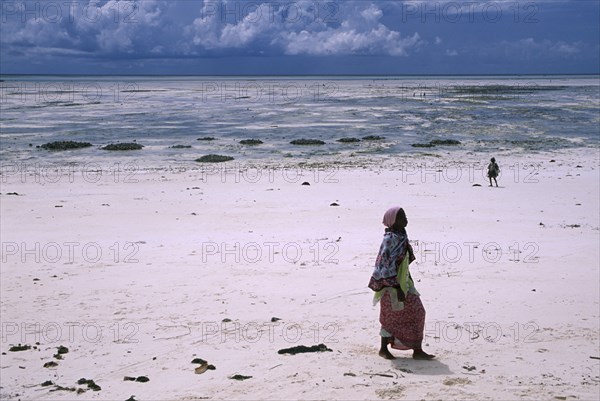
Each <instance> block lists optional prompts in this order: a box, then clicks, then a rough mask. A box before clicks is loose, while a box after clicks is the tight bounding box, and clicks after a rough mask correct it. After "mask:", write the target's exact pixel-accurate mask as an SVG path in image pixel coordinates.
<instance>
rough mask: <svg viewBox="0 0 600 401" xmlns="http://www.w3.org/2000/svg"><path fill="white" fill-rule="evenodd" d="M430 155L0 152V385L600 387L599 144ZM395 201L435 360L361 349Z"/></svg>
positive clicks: (155, 393) (176, 395)
mask: <svg viewBox="0 0 600 401" xmlns="http://www.w3.org/2000/svg"><path fill="white" fill-rule="evenodd" d="M440 155H441V157H432V156H423V157H421V158H419V159H416V158H415V157H412V158H408V157H407V158H402V157H401V156H398V157H391V156H389V157H388V156H378V159H376V160H373V161H371V162H367V161H366V159H360V160H359V159H357V160H356V161H352V160H346V161H345V162H344V164H343V165H337V164H335V163H333V162H328V163H325V164H321V165H318V167H317V165H316V164H314V165H310V164H305V165H301V166H299V165H298V164H292V162H293V160H292V159H290V163H289V164H288V165H283V164H282V163H280V164H279V165H272V166H270V167H265V168H255V167H253V166H249V165H245V164H244V163H243V162H240V163H239V164H238V163H236V162H231V163H228V164H221V165H218V166H217V167H210V168H209V167H204V168H203V167H202V166H201V165H199V164H194V163H193V162H190V163H188V164H185V165H182V166H184V168H182V166H179V168H177V169H173V168H169V167H170V166H169V165H167V164H165V165H159V166H155V167H156V168H153V169H148V168H144V169H140V170H135V169H134V170H130V171H126V172H123V171H121V172H119V173H117V172H115V171H110V169H109V167H110V166H112V165H114V163H112V162H111V163H107V165H106V166H103V171H102V172H98V171H96V170H93V171H92V170H86V166H85V165H83V164H81V165H77V166H75V168H74V169H73V170H69V169H64V170H62V171H61V174H60V175H53V173H52V171H50V170H48V169H43V168H40V167H39V166H38V167H35V166H30V167H31V168H30V169H29V170H28V172H26V173H22V172H21V171H18V168H15V169H13V170H4V171H3V174H2V176H1V180H2V184H1V191H0V192H1V195H0V205H1V209H0V212H1V216H2V217H1V236H2V264H1V271H0V273H1V308H0V311H1V316H2V318H1V323H2V327H1V329H2V332H1V335H2V344H1V351H2V356H1V362H0V381H1V383H0V385H1V389H0V394H1V397H0V398H2V399H14V400H17V399H21V400H72V399H77V400H123V401H125V400H127V399H129V398H130V397H131V396H134V399H135V400H139V401H146V400H196V399H301V400H316V399H333V400H342V399H344V400H346V399H352V400H363V399H410V400H413V399H416V400H465V399H469V400H499V399H502V400H541V399H543V400H595V399H598V395H599V394H600V360H599V359H598V358H599V357H600V327H599V326H600V306H599V304H600V284H599V283H600V268H599V260H600V254H599V253H600V248H599V243H600V242H599V241H600V231H599V230H600V216H599V210H600V204H599V203H600V194H599V191H600V174H599V173H600V159H599V153H598V150H597V149H574V150H564V151H561V152H555V153H538V154H532V155H526V156H524V155H522V154H518V153H515V154H512V153H510V152H505V154H495V155H491V154H465V155H462V156H461V155H460V153H452V154H443V153H442V154H440ZM491 156H496V159H497V160H498V162H499V164H500V168H501V169H502V175H501V177H500V178H499V185H500V187H499V188H495V187H494V188H490V187H489V186H488V182H487V179H486V178H485V176H484V174H483V170H484V169H485V166H486V164H487V161H488V160H489V158H490V157H491ZM386 157H387V158H386ZM551 160H554V161H551ZM115 161H118V155H116V156H115ZM42 167H43V166H42ZM171 167H172V166H171ZM207 169H208V170H207ZM240 170H241V171H240ZM298 174H301V175H298ZM305 181H306V182H308V183H310V185H302V183H303V182H305ZM474 184H480V186H474ZM14 193H16V194H17V195H14ZM11 194H12V195H11ZM332 203H336V204H337V205H338V206H331V204H332ZM395 205H398V206H402V207H404V209H405V211H406V213H407V216H408V220H409V224H408V227H407V231H408V234H409V237H410V239H411V242H412V244H413V246H414V247H415V251H416V257H417V260H416V261H415V262H414V263H413V264H412V265H411V272H412V276H413V278H414V279H415V281H416V287H417V289H418V290H419V292H420V293H421V298H422V301H423V304H424V305H425V308H426V310H427V318H426V329H425V346H424V348H425V350H426V351H428V352H431V353H433V354H435V355H436V356H437V358H436V359H435V360H433V361H415V360H413V359H411V358H410V352H401V351H392V352H393V353H394V354H395V355H396V356H397V359H396V360H393V361H390V360H385V359H383V358H381V357H379V356H378V355H377V350H378V346H379V323H378V316H379V309H378V307H373V306H372V295H373V294H372V292H371V290H369V289H368V288H367V283H368V281H369V277H370V275H371V272H372V266H373V263H374V259H375V256H376V254H377V250H378V248H379V245H380V241H381V237H382V234H383V228H384V227H383V225H382V224H381V219H382V216H383V213H384V212H385V210H386V209H387V208H388V207H390V206H395ZM272 318H278V319H280V320H277V319H272ZM272 320H273V321H272ZM321 343H322V344H325V345H326V346H327V347H329V348H330V349H331V350H332V351H331V352H317V353H304V354H296V355H281V354H278V350H280V349H283V348H289V347H294V346H299V345H306V346H312V345H317V344H321ZM19 344H21V345H29V346H31V348H30V349H27V350H23V351H10V350H9V349H10V348H11V347H12V346H17V345H19ZM59 346H64V347H67V348H68V353H64V354H62V355H61V356H62V359H57V358H55V357H54V356H53V355H55V354H57V350H58V347H59ZM194 358H202V359H204V360H206V361H208V363H210V364H212V365H214V367H215V370H207V371H206V372H204V373H202V374H195V373H194V368H195V367H197V366H198V365H197V364H192V363H191V361H192V360H193V359H194ZM51 361H54V362H56V363H57V366H54V367H44V364H46V363H47V362H51ZM236 374H238V375H244V376H251V378H248V379H246V380H242V381H238V380H234V379H232V378H231V377H232V376H233V375H236ZM125 376H128V377H135V378H137V377H140V376H146V377H147V378H148V379H149V381H148V382H137V381H127V380H124V377H125ZM81 378H85V379H88V380H93V381H94V382H95V383H96V384H97V385H98V386H100V388H101V390H99V391H93V390H92V389H89V388H88V386H87V385H85V384H81V385H78V384H77V381H78V380H79V379H81ZM46 381H51V382H52V384H49V385H48V386H42V385H41V384H42V383H44V382H46ZM57 386H62V387H64V388H71V389H74V390H76V389H83V390H85V391H82V393H81V394H76V393H75V392H73V391H70V390H64V389H63V390H58V391H53V390H57V388H58V387H57Z"/></svg>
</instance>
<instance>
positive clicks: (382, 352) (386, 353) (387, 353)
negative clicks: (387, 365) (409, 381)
mask: <svg viewBox="0 0 600 401" xmlns="http://www.w3.org/2000/svg"><path fill="white" fill-rule="evenodd" d="M379 356H380V357H382V358H384V359H396V357H395V356H394V355H392V353H391V352H390V351H389V350H388V349H387V348H382V349H380V350H379Z"/></svg>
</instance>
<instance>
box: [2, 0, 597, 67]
mask: <svg viewBox="0 0 600 401" xmlns="http://www.w3.org/2000/svg"><path fill="white" fill-rule="evenodd" d="M0 4H1V9H0V46H1V48H0V72H1V73H2V74H19V73H21V74H166V75H175V74H186V75H195V74H198V75H229V74H232V75H297V74H561V73H562V74H574V73H577V74H580V73H595V74H598V73H599V72H600V39H599V38H600V29H599V26H600V22H599V19H600V1H598V0H543V1H517V0H497V1H476V0H469V1H448V0H425V1H399V0H395V1H364V0H360V1H354V0H337V1H312V0H298V1H278V0H272V1H271V0H264V1H263V0H258V1H247V0H235V1H234V0H214V1H208V0H206V1H202V0H169V1H166V0H130V1H125V0H77V1H76V0H58V1H47V0H37V1H21V0H19V1H7V0H0Z"/></svg>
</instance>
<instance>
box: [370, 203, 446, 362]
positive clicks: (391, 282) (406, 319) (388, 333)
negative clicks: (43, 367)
mask: <svg viewBox="0 0 600 401" xmlns="http://www.w3.org/2000/svg"><path fill="white" fill-rule="evenodd" d="M383 224H384V225H385V226H386V227H387V228H386V229H385V234H384V235H383V241H382V243H381V247H380V248H379V253H378V255H377V259H376V261H375V270H374V271H373V275H372V276H371V280H370V282H369V288H370V289H372V290H373V291H375V297H374V304H376V303H378V302H379V303H380V307H381V309H380V313H379V322H380V323H381V332H380V334H381V348H380V349H379V356H381V357H383V358H385V359H396V358H395V357H394V356H393V355H392V354H391V353H390V351H389V349H388V344H389V345H391V346H392V348H395V349H399V350H409V349H412V350H413V356H412V357H413V358H414V359H424V360H427V359H433V358H435V356H434V355H430V354H428V353H426V352H425V351H423V348H422V342H423V330H424V328H425V308H423V304H422V303H421V299H420V297H419V293H418V292H417V290H416V288H415V286H414V282H413V280H412V277H411V276H410V272H409V270H408V265H409V263H411V262H412V261H413V260H415V256H414V254H413V250H412V247H411V246H410V244H409V242H408V236H407V234H406V225H407V224H408V220H407V218H406V214H405V213H404V210H403V209H402V208H400V207H393V208H391V209H389V210H388V211H387V212H385V215H384V216H383Z"/></svg>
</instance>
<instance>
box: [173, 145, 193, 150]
mask: <svg viewBox="0 0 600 401" xmlns="http://www.w3.org/2000/svg"><path fill="white" fill-rule="evenodd" d="M169 147H170V148H171V149H189V148H191V147H192V145H173V146H169Z"/></svg>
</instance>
